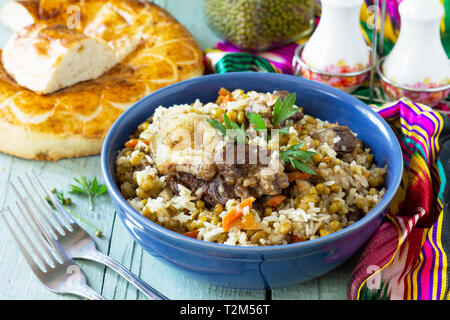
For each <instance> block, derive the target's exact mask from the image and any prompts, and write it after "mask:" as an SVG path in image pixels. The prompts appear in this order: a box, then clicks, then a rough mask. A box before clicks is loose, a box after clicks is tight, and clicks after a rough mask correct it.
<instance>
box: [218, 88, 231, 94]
mask: <svg viewBox="0 0 450 320" xmlns="http://www.w3.org/2000/svg"><path fill="white" fill-rule="evenodd" d="M219 96H231V91H229V90H227V89H225V88H224V87H222V88H220V90H219Z"/></svg>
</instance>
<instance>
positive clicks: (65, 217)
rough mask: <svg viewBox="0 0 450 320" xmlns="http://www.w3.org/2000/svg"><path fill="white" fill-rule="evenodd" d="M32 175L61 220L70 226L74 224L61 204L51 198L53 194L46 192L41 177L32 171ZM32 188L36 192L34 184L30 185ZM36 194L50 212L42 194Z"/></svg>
mask: <svg viewBox="0 0 450 320" xmlns="http://www.w3.org/2000/svg"><path fill="white" fill-rule="evenodd" d="M32 172H33V175H34V176H35V178H36V180H37V181H38V183H39V185H40V186H41V188H42V190H44V192H45V194H46V195H47V196H48V198H49V199H50V202H51V203H52V204H53V205H54V206H55V208H56V210H57V211H58V213H59V215H60V216H61V217H62V218H63V220H64V222H65V223H66V224H67V225H69V226H71V225H72V224H76V222H75V220H74V219H73V218H72V216H71V215H70V214H69V213H68V212H67V210H66V209H64V208H63V207H62V206H61V204H60V203H59V201H56V199H55V197H54V196H53V194H52V193H51V192H50V191H49V190H48V188H47V187H46V186H45V184H44V182H43V181H42V179H41V177H39V175H38V174H37V173H36V172H35V171H34V170H32ZM26 176H27V177H28V179H29V180H30V181H31V179H30V177H29V175H28V173H26ZM32 185H33V188H34V189H35V190H36V188H35V187H34V184H33V183H32ZM38 194H39V195H40V197H41V200H42V201H43V202H44V204H45V205H46V206H47V208H48V209H50V210H51V208H50V206H49V205H48V203H47V201H45V198H44V197H43V196H42V194H41V193H40V192H38ZM51 211H52V212H54V211H53V210H51Z"/></svg>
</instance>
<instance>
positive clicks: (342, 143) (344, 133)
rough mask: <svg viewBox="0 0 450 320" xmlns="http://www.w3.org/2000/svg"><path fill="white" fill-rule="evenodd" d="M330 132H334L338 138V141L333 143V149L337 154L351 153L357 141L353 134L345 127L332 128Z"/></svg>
mask: <svg viewBox="0 0 450 320" xmlns="http://www.w3.org/2000/svg"><path fill="white" fill-rule="evenodd" d="M330 130H332V131H334V133H335V135H336V137H339V141H337V142H336V143H334V145H333V149H334V150H335V151H336V152H337V153H338V154H342V153H352V152H353V150H355V148H356V145H357V142H358V141H357V139H356V137H355V135H354V134H353V132H352V131H351V130H350V129H349V128H348V127H345V126H337V127H332V128H330Z"/></svg>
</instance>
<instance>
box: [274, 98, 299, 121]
mask: <svg viewBox="0 0 450 320" xmlns="http://www.w3.org/2000/svg"><path fill="white" fill-rule="evenodd" d="M295 100H296V94H295V92H294V93H290V94H289V95H287V96H286V98H284V99H283V101H281V98H280V97H278V99H277V101H276V102H275V106H274V108H273V123H274V125H278V124H280V123H281V122H283V121H284V120H286V119H287V118H289V117H290V116H292V115H294V114H295V113H297V112H298V111H299V110H300V109H299V108H297V107H294V104H295Z"/></svg>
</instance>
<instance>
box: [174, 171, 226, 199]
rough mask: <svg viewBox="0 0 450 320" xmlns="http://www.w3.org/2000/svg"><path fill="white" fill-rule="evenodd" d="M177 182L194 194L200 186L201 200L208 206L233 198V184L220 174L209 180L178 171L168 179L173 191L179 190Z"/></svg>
mask: <svg viewBox="0 0 450 320" xmlns="http://www.w3.org/2000/svg"><path fill="white" fill-rule="evenodd" d="M178 184H181V185H183V186H185V187H186V188H188V189H189V190H191V191H192V193H193V194H195V193H196V192H197V191H198V190H199V189H200V188H201V189H202V192H201V193H200V194H201V195H202V197H203V200H204V201H205V202H206V203H207V204H208V205H210V206H214V205H216V204H218V203H220V204H222V205H225V203H226V202H227V201H228V200H230V199H234V191H233V185H230V184H228V183H226V182H225V180H224V179H223V177H222V176H221V175H216V176H215V177H214V178H213V179H211V180H201V179H198V178H197V177H195V176H194V175H192V174H189V173H184V172H178V173H177V174H176V175H175V176H174V177H172V178H171V179H169V180H168V185H169V187H170V188H171V189H172V190H173V191H174V192H175V193H178V192H179V188H178Z"/></svg>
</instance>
